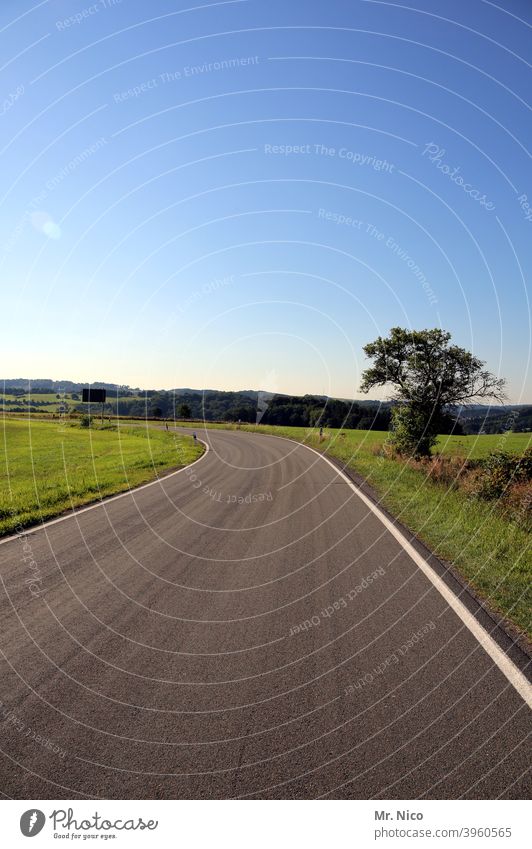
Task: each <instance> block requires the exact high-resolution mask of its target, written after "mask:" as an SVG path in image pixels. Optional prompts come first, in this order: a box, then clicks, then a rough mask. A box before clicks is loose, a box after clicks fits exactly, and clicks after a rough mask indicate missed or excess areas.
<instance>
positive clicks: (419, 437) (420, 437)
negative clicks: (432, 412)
mask: <svg viewBox="0 0 532 849" xmlns="http://www.w3.org/2000/svg"><path fill="white" fill-rule="evenodd" d="M436 440H437V435H436V433H434V431H433V429H432V428H431V427H430V423H429V424H428V423H427V416H426V414H425V413H424V412H423V411H422V410H418V409H416V408H415V407H413V406H412V405H410V404H404V405H401V406H398V407H394V408H393V410H392V435H391V441H392V443H393V445H394V447H395V448H396V450H397V451H398V452H399V454H403V455H407V456H410V457H430V452H431V449H432V448H433V447H434V445H435V444H436Z"/></svg>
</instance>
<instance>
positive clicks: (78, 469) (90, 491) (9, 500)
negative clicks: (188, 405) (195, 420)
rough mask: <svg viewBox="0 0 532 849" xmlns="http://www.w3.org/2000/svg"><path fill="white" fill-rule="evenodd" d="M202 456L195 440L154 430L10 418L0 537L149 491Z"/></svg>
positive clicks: (2, 448)
mask: <svg viewBox="0 0 532 849" xmlns="http://www.w3.org/2000/svg"><path fill="white" fill-rule="evenodd" d="M203 450H204V449H203V446H202V445H201V444H197V445H195V444H194V442H193V440H192V438H191V437H188V436H179V435H177V434H173V433H171V432H170V433H167V432H165V431H163V430H157V429H155V428H149V429H146V428H142V427H129V426H127V425H126V426H123V427H120V428H118V427H117V426H116V425H108V426H104V427H103V428H99V427H91V428H82V427H80V426H79V423H77V422H75V421H73V422H70V421H69V420H68V419H65V420H63V421H58V420H55V421H53V420H52V421H50V420H48V421H41V420H35V419H33V417H32V418H28V419H25V420H17V419H13V418H8V417H4V418H3V419H1V420H0V462H1V466H0V535H5V534H8V533H10V532H13V531H14V530H15V528H18V527H28V526H29V525H32V524H35V523H36V522H38V521H41V520H44V519H49V518H51V517H53V516H57V515H58V514H60V513H62V512H63V511H65V510H68V509H69V508H72V507H79V506H80V505H82V504H87V503H89V502H91V501H97V500H99V499H100V498H104V497H105V496H108V495H112V494H114V493H117V492H122V491H124V490H127V489H129V488H130V487H134V486H138V485H139V484H142V483H146V482H147V481H150V480H153V479H154V478H156V477H157V474H158V473H159V472H161V471H163V470H166V469H170V468H174V467H175V468H179V467H181V466H186V465H188V464H189V463H191V462H193V461H194V460H196V459H197V458H198V457H199V456H200V455H201V454H202V452H203Z"/></svg>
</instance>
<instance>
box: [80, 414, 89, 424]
mask: <svg viewBox="0 0 532 849" xmlns="http://www.w3.org/2000/svg"><path fill="white" fill-rule="evenodd" d="M79 426H80V427H90V426H91V417H90V416H88V415H87V414H86V413H84V414H83V415H82V416H80V417H79Z"/></svg>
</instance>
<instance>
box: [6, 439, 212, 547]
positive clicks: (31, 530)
mask: <svg viewBox="0 0 532 849" xmlns="http://www.w3.org/2000/svg"><path fill="white" fill-rule="evenodd" d="M185 435H187V436H188V434H182V436H185ZM198 442H201V444H202V445H204V446H205V451H204V452H203V454H202V455H201V457H198V459H197V460H194V462H193V463H188V465H186V466H182V467H181V468H180V469H176V470H175V472H170V474H169V475H164V477H162V478H157V479H156V480H154V481H149V482H148V483H141V484H140V486H134V487H131V488H130V489H126V490H125V492H118V493H117V494H116V495H108V496H104V498H103V499H102V500H100V501H96V502H95V503H94V504H87V505H86V506H85V507H83V506H82V507H79V508H73V509H71V510H70V511H69V512H68V513H67V514H66V515H65V516H58V517H57V518H56V519H47V520H46V521H45V522H41V523H40V524H39V525H29V526H28V527H27V528H23V529H22V531H21V532H20V533H14V534H11V535H10V536H8V537H2V538H1V539H0V545H5V544H6V543H8V542H13V540H16V539H20V538H21V537H23V536H24V537H25V536H30V534H35V533H37V532H38V531H41V530H43V529H44V528H49V527H51V525H58V524H59V523H60V522H66V521H67V519H75V518H76V517H77V516H80V515H81V514H82V513H88V512H89V510H96V508H97V507H105V505H106V504H110V503H111V502H112V501H118V499H119V498H126V497H127V496H128V495H134V494H135V493H136V492H140V490H141V489H148V487H150V486H156V485H157V484H160V483H162V482H163V481H165V480H168V479H169V478H173V477H174V476H175V475H180V474H181V472H184V471H186V470H187V469H191V468H192V466H195V465H196V463H199V462H200V460H203V459H204V458H205V457H206V456H207V454H208V453H209V450H210V449H209V445H208V443H207V442H204V441H203V439H199V437H198Z"/></svg>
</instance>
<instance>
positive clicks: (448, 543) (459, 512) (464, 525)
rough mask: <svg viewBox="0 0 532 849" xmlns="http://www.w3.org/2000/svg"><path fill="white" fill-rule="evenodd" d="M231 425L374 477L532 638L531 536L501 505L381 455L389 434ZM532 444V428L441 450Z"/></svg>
mask: <svg viewBox="0 0 532 849" xmlns="http://www.w3.org/2000/svg"><path fill="white" fill-rule="evenodd" d="M195 426H196V427H200V426H201V425H200V423H199V422H198V423H196V424H195ZM214 427H224V426H223V425H214ZM226 427H229V428H240V429H242V430H246V431H252V432H257V431H258V432H260V433H271V434H276V435H278V436H287V437H289V438H290V439H295V440H297V441H300V442H305V443H306V444H307V445H310V446H311V447H313V448H316V449H318V450H321V451H326V452H327V453H328V454H329V455H330V456H331V457H335V458H336V459H339V460H341V461H342V462H343V463H345V464H347V465H348V466H349V467H350V468H351V469H353V471H354V472H356V473H358V474H359V475H361V476H362V477H363V478H365V479H366V480H367V482H368V483H369V484H370V485H371V486H372V487H373V489H374V490H375V492H376V493H377V494H378V496H379V498H380V500H381V502H382V504H383V505H384V506H385V507H386V508H387V509H388V510H389V511H390V512H391V513H392V514H393V515H394V516H396V517H397V518H398V519H399V520H400V521H401V522H402V523H403V524H404V525H406V526H407V527H408V528H410V529H411V530H412V531H413V532H414V533H415V534H416V535H417V536H418V537H419V538H420V539H422V540H423V541H424V542H425V543H426V544H427V545H428V546H429V548H431V549H432V550H433V551H434V552H435V553H436V554H438V555H439V556H440V557H441V558H443V559H444V560H447V561H450V562H451V563H453V564H454V565H455V566H456V567H457V569H458V571H459V572H460V573H461V574H462V575H463V576H464V577H465V578H466V579H467V581H468V582H469V583H470V584H471V586H472V587H473V588H474V589H475V590H476V592H477V593H478V594H479V595H480V596H481V597H483V598H484V599H486V600H488V602H489V604H490V605H491V606H492V608H493V609H494V610H496V611H498V612H500V613H502V614H503V615H504V616H506V617H508V618H509V619H511V620H513V622H514V623H515V624H516V625H517V626H518V628H520V629H521V630H522V631H523V632H526V633H528V635H531V632H532V628H531V594H530V588H531V586H532V581H531V576H532V548H531V542H532V540H531V535H530V534H529V533H527V531H526V530H525V529H524V528H523V527H521V526H520V525H519V524H517V523H516V522H514V521H511V520H509V519H508V518H507V517H506V516H504V515H502V514H501V513H500V512H499V510H498V509H497V503H496V502H491V501H483V500H480V499H475V498H471V497H469V496H467V495H466V494H465V493H464V492H463V491H461V490H460V489H455V488H453V487H448V486H444V485H442V484H439V483H435V482H433V481H432V480H429V479H428V477H427V474H426V473H425V472H424V471H423V470H420V469H419V468H413V467H412V465H411V464H408V463H404V462H402V461H401V460H398V459H389V458H387V457H383V456H378V454H377V453H376V452H377V451H378V447H379V446H382V445H383V443H384V441H385V440H386V438H387V433H384V432H382V431H361V430H346V431H339V430H330V429H326V430H325V433H324V436H325V439H324V440H323V441H322V442H320V440H319V434H318V432H317V431H316V430H310V429H307V428H298V427H272V426H268V425H260V426H259V427H256V426H254V425H228V426H226ZM531 443H532V439H531V435H530V434H528V433H516V434H512V433H509V434H508V435H506V436H499V435H491V434H490V435H482V436H467V437H464V436H442V437H440V438H439V442H438V446H437V449H436V450H437V451H441V453H442V454H444V455H455V456H461V457H464V458H469V459H474V458H480V457H483V456H486V455H487V454H489V453H490V452H491V451H496V450H505V451H508V452H514V453H519V454H520V453H522V452H523V451H524V450H525V449H526V448H527V447H528V446H530V445H531Z"/></svg>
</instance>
